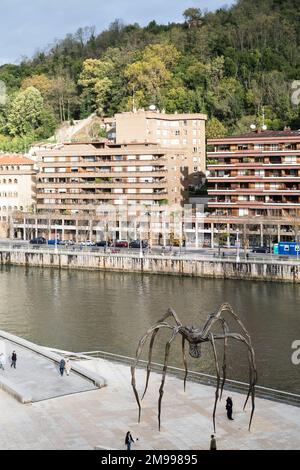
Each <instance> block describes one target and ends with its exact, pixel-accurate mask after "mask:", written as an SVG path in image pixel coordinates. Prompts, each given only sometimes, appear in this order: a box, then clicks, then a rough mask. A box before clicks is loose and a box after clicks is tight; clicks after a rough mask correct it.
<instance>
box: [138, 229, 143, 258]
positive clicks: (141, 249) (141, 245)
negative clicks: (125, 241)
mask: <svg viewBox="0 0 300 470" xmlns="http://www.w3.org/2000/svg"><path fill="white" fill-rule="evenodd" d="M139 228H140V258H143V257H144V253H143V244H142V224H141V223H140V227H139Z"/></svg>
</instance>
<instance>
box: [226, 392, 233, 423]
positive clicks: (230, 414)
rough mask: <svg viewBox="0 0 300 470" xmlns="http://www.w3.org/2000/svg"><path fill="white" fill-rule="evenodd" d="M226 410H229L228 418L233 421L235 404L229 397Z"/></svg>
mask: <svg viewBox="0 0 300 470" xmlns="http://www.w3.org/2000/svg"><path fill="white" fill-rule="evenodd" d="M226 410H227V418H228V419H230V420H231V421H233V417H232V411H233V402H232V398H231V397H228V398H227V400H226Z"/></svg>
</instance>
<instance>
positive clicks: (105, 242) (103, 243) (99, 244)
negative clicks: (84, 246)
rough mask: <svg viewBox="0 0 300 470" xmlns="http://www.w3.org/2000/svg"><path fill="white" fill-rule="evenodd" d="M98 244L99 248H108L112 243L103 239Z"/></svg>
mask: <svg viewBox="0 0 300 470" xmlns="http://www.w3.org/2000/svg"><path fill="white" fill-rule="evenodd" d="M96 246H98V247H99V248H107V247H109V246H110V243H109V242H107V241H105V240H102V241H101V242H97V243H96Z"/></svg>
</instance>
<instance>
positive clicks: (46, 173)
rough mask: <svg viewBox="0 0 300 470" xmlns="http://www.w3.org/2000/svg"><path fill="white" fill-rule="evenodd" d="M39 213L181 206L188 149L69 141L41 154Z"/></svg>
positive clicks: (187, 174) (154, 145)
mask: <svg viewBox="0 0 300 470" xmlns="http://www.w3.org/2000/svg"><path fill="white" fill-rule="evenodd" d="M36 153H37V159H38V165H39V174H38V181H37V194H36V198H37V210H38V211H49V210H50V211H59V212H60V213H64V214H65V213H70V214H76V213H78V212H84V213H86V214H90V215H92V214H95V213H96V212H97V207H99V206H101V205H103V204H114V205H118V206H121V205H136V204H138V205H145V206H152V207H158V208H159V207H160V206H162V205H164V204H175V205H176V204H177V205H180V204H182V203H183V202H184V201H185V200H186V199H187V197H188V187H187V184H188V182H187V178H188V176H189V167H188V155H187V153H186V151H185V149H180V148H178V149H176V150H175V151H174V149H172V148H162V147H160V146H159V145H158V144H155V143H142V144H139V143H128V144H114V143H106V142H88V143H66V144H63V145H57V146H52V147H51V148H48V149H44V150H40V151H37V152H36Z"/></svg>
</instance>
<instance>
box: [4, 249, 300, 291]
mask: <svg viewBox="0 0 300 470" xmlns="http://www.w3.org/2000/svg"><path fill="white" fill-rule="evenodd" d="M0 264H1V265H2V266H25V267H43V268H44V267H45V268H49V267H51V268H57V269H81V270H94V271H95V270H96V271H115V272H130V273H140V274H164V275H175V276H190V277H203V278H215V279H240V280H255V281H274V282H290V283H295V284H296V283H300V263H297V262H296V261H295V262H293V261H283V260H277V259H276V260H241V261H240V262H237V261H236V260H235V259H219V258H208V257H206V258H205V257H199V256H197V257H196V256H195V257H193V256H186V257H185V256H181V257H174V256H158V255H157V256H155V255H151V256H145V257H140V256H139V255H126V254H103V253H93V252H75V251H64V252H57V253H55V252H54V251H52V250H40V251H38V250H34V249H27V250H18V249H2V250H1V251H0Z"/></svg>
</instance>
